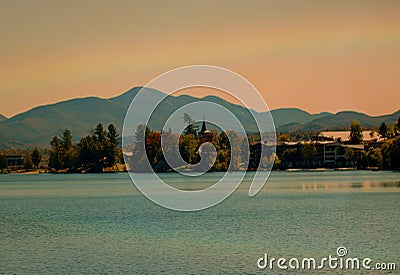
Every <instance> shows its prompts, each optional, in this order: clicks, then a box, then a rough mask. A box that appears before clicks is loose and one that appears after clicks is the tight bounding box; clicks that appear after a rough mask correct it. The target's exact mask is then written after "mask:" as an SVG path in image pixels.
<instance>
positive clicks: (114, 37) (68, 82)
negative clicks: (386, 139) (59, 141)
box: [0, 0, 400, 117]
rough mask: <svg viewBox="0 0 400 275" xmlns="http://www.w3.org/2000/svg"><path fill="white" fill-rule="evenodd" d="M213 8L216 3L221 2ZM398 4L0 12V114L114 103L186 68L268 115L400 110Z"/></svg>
mask: <svg viewBox="0 0 400 275" xmlns="http://www.w3.org/2000/svg"><path fill="white" fill-rule="evenodd" d="M215 2H216V3H215ZM399 15H400V1H276V2H275V1H274V2H270V1H241V2H239V1H206V0H202V1H140V2H139V1H137V2H135V1H88V0H86V1H54V0H52V1H18V0H10V1H7V0H2V1H0V99H1V100H0V113H1V114H3V115H6V116H8V117H10V116H12V115H15V114H17V113H19V112H22V111H26V110H28V109H30V108H32V107H35V106H37V105H43V104H48V103H53V102H57V101H60V100H65V99H68V98H73V97H84V96H89V95H95V96H100V97H106V98H107V97H112V96H115V95H118V94H121V93H123V92H125V91H126V90H128V89H130V88H132V87H134V86H140V85H145V84H146V83H147V82H148V81H150V80H151V79H152V78H154V77H156V76H157V75H159V74H161V73H163V72H165V71H168V70H171V69H174V68H177V67H181V66H187V65H193V64H210V65H216V66H221V67H225V68H228V69H231V70H233V71H235V72H237V73H239V74H241V75H243V76H244V77H246V78H247V79H248V80H249V81H251V82H252V83H253V84H254V85H255V86H256V87H257V89H258V90H259V91H260V92H261V93H262V95H263V97H264V99H265V101H266V102H267V104H268V105H269V107H270V108H271V109H275V108H279V107H299V108H302V109H304V110H307V111H309V112H321V111H330V112H337V111H341V110H357V111H361V112H366V113H368V114H372V115H379V114H384V113H391V112H394V111H396V110H398V109H400V16H399Z"/></svg>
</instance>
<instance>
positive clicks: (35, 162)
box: [31, 148, 42, 169]
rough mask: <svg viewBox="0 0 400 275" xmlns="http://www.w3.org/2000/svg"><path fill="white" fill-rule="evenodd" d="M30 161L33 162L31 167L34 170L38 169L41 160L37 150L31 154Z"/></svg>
mask: <svg viewBox="0 0 400 275" xmlns="http://www.w3.org/2000/svg"><path fill="white" fill-rule="evenodd" d="M31 159H32V162H33V165H34V167H35V168H36V169H38V168H39V164H40V161H41V160H42V154H41V153H40V152H39V150H38V149H37V148H35V149H34V150H33V152H32V154H31Z"/></svg>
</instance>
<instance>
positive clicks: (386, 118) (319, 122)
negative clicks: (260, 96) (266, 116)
mask: <svg viewBox="0 0 400 275" xmlns="http://www.w3.org/2000/svg"><path fill="white" fill-rule="evenodd" d="M399 117H400V110H399V111H397V112H395V113H393V114H390V115H383V116H369V115H366V114H363V113H359V112H354V111H343V112H339V113H336V114H328V115H326V116H322V117H320V118H315V119H313V120H311V121H309V122H307V123H295V124H293V123H291V124H286V125H281V126H279V127H277V131H280V132H287V131H291V130H302V131H310V130H343V129H348V128H349V125H350V123H351V121H353V120H357V121H359V122H360V123H361V125H362V127H363V128H373V127H379V126H380V124H381V123H382V122H385V123H386V124H393V123H395V122H396V121H397V119H398V118H399Z"/></svg>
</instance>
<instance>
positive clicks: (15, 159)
mask: <svg viewBox="0 0 400 275" xmlns="http://www.w3.org/2000/svg"><path fill="white" fill-rule="evenodd" d="M5 157H6V159H7V167H8V169H11V170H16V169H22V168H24V157H23V156H22V155H5Z"/></svg>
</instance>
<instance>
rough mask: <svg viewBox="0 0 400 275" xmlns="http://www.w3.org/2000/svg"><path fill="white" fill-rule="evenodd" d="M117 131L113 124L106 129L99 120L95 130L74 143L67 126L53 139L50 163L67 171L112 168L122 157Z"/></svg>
mask: <svg viewBox="0 0 400 275" xmlns="http://www.w3.org/2000/svg"><path fill="white" fill-rule="evenodd" d="M118 136H119V135H118V133H117V129H116V128H115V126H114V125H113V124H110V125H109V126H108V127H107V129H104V127H103V125H102V124H101V123H100V124H98V125H97V126H96V128H95V129H94V130H92V134H90V135H87V136H86V137H83V138H81V140H80V141H79V142H78V143H73V141H72V134H71V132H70V130H68V129H65V131H64V132H63V133H62V135H61V136H55V137H53V138H52V139H51V141H50V145H51V151H50V159H49V164H48V167H49V168H50V169H52V170H53V171H66V172H77V171H83V172H103V171H104V169H105V168H113V167H114V166H115V164H116V163H117V161H121V160H122V152H121V150H120V149H119V148H118Z"/></svg>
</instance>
